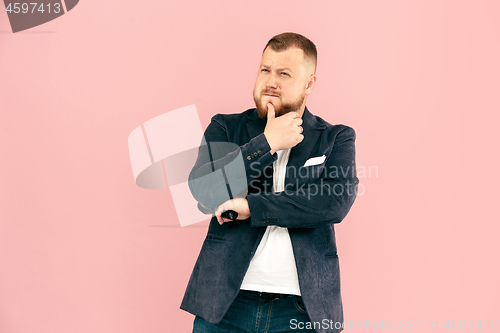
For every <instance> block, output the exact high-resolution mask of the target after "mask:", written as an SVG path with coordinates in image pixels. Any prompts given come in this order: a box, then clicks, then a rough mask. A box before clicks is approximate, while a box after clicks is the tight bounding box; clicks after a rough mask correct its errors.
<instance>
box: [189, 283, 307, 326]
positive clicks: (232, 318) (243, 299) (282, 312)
mask: <svg viewBox="0 0 500 333" xmlns="http://www.w3.org/2000/svg"><path fill="white" fill-rule="evenodd" d="M309 321H310V319H309V316H308V315H307V311H306V310H305V307H304V303H303V302H302V298H301V297H300V296H289V297H285V298H279V299H273V300H265V299H261V298H260V297H259V296H257V295H254V294H251V293H249V292H246V291H244V290H240V293H239V294H238V296H237V297H236V299H235V300H234V302H233V304H232V305H231V307H230V308H229V310H228V311H227V313H226V315H225V316H224V318H223V319H222V321H221V322H220V323H218V324H211V323H209V322H208V321H206V320H205V319H203V318H201V317H198V316H197V317H196V318H195V319H194V325H193V333H278V332H279V333H287V332H290V333H291V332H301V333H315V332H316V331H315V330H312V329H305V328H303V329H300V327H306V323H307V322H309Z"/></svg>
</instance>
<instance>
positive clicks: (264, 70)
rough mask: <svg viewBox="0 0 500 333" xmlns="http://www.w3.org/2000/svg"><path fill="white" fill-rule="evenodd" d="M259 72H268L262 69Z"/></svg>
mask: <svg viewBox="0 0 500 333" xmlns="http://www.w3.org/2000/svg"><path fill="white" fill-rule="evenodd" d="M260 71H261V72H269V71H268V70H267V69H265V68H263V69H261V70H260Z"/></svg>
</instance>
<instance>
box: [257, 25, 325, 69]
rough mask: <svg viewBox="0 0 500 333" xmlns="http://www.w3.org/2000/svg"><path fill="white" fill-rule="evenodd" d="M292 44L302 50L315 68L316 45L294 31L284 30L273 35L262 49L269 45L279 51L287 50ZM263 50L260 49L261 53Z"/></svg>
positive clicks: (316, 59) (316, 58)
mask: <svg viewBox="0 0 500 333" xmlns="http://www.w3.org/2000/svg"><path fill="white" fill-rule="evenodd" d="M292 46H294V47H297V48H299V49H301V50H302V51H304V57H305V58H309V59H311V60H312V61H313V63H314V68H316V63H317V61H318V51H317V50H316V46H315V45H314V43H313V42H311V41H310V40H309V39H307V38H306V37H304V36H302V35H299V34H296V33H294V32H285V33H282V34H279V35H276V36H274V37H273V38H271V39H270V40H269V42H267V45H266V47H265V48H264V51H265V50H266V49H267V48H268V47H270V48H271V49H272V50H274V51H278V52H279V51H284V50H287V49H288V48H289V47H292ZM264 51H262V53H264Z"/></svg>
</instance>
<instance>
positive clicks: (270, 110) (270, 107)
mask: <svg viewBox="0 0 500 333" xmlns="http://www.w3.org/2000/svg"><path fill="white" fill-rule="evenodd" d="M275 116H276V115H275V113H274V106H273V105H272V104H271V103H267V120H273V119H274V117H275Z"/></svg>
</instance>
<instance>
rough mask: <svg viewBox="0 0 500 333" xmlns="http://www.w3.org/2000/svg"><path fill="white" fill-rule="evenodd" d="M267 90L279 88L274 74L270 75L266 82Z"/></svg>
mask: <svg viewBox="0 0 500 333" xmlns="http://www.w3.org/2000/svg"><path fill="white" fill-rule="evenodd" d="M266 88H272V89H276V88H277V80H276V76H275V75H274V74H271V75H269V77H268V79H267V82H266Z"/></svg>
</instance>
